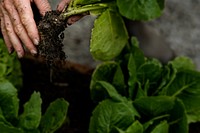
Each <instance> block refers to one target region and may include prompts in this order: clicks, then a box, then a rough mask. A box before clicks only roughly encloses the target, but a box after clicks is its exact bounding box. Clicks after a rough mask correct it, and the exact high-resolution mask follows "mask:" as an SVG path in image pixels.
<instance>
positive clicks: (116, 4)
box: [63, 0, 164, 61]
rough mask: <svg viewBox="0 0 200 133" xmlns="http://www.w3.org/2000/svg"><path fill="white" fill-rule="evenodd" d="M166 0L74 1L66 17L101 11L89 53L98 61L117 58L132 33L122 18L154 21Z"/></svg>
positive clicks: (67, 10)
mask: <svg viewBox="0 0 200 133" xmlns="http://www.w3.org/2000/svg"><path fill="white" fill-rule="evenodd" d="M163 8H164V0H73V1H72V2H71V3H70V4H69V6H68V8H67V9H66V12H65V13H63V16H64V17H66V18H67V17H70V16H72V15H76V14H81V13H85V12H89V13H90V14H98V18H97V19H96V20H95V23H94V28H93V30H92V35H91V41H90V52H91V54H92V56H93V57H94V59H96V60H102V61H105V60H111V59H114V58H115V57H117V56H118V55H119V54H120V53H121V51H122V50H123V48H124V47H125V45H126V44H127V43H128V39H129V36H128V34H127V30H126V26H125V24H124V20H123V17H126V18H128V19H131V20H142V21H143V20H151V19H154V18H157V17H159V16H160V15H161V14H162V11H163Z"/></svg>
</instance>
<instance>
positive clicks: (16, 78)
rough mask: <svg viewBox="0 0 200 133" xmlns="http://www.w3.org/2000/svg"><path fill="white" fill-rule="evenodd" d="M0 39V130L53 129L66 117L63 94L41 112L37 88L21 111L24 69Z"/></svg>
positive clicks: (34, 132)
mask: <svg viewBox="0 0 200 133" xmlns="http://www.w3.org/2000/svg"><path fill="white" fill-rule="evenodd" d="M6 51H7V50H6V47H5V44H4V43H3V40H2V39H0V59H1V60H0V132H1V133H53V132H55V131H56V130H57V129H59V128H60V127H61V125H62V124H63V122H64V121H65V119H66V116H67V111H68V106H69V104H68V102H67V101H65V100H64V99H63V98H60V99H57V100H55V101H53V102H52V103H51V104H50V105H49V107H48V108H47V110H46V112H45V113H44V114H43V115H42V111H41V108H42V107H41V104H42V99H41V97H40V93H39V92H34V93H33V94H32V95H31V98H30V100H29V101H27V102H26V103H25V104H24V108H23V113H21V114H19V107H20V106H19V101H20V99H19V98H18V92H19V90H17V89H16V87H22V72H21V66H20V63H19V61H18V60H17V56H16V54H14V55H9V54H8V53H7V52H6Z"/></svg>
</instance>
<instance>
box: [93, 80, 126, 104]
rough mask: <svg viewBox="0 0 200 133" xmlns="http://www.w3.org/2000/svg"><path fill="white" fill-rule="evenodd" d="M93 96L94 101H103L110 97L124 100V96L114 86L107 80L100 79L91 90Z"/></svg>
mask: <svg viewBox="0 0 200 133" xmlns="http://www.w3.org/2000/svg"><path fill="white" fill-rule="evenodd" d="M91 97H92V99H93V100H94V101H101V100H104V99H106V98H110V99H112V100H114V101H123V99H124V98H123V97H122V96H121V95H120V94H119V93H118V92H117V91H116V89H115V88H114V86H112V85H111V84H110V83H108V82H105V81H98V82H96V84H95V85H94V87H93V88H92V90H91Z"/></svg>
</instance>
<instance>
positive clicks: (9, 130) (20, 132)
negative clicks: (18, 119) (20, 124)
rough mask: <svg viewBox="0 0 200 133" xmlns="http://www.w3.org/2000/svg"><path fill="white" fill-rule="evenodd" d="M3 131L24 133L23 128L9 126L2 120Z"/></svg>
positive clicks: (3, 132)
mask: <svg viewBox="0 0 200 133" xmlns="http://www.w3.org/2000/svg"><path fill="white" fill-rule="evenodd" d="M0 129H1V133H24V132H23V130H22V129H20V128H16V127H13V126H8V125H5V124H3V123H1V122H0Z"/></svg>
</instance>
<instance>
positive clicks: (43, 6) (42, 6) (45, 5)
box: [34, 0, 51, 16]
mask: <svg viewBox="0 0 200 133" xmlns="http://www.w3.org/2000/svg"><path fill="white" fill-rule="evenodd" d="M34 3H35V5H36V6H37V8H38V10H39V12H40V14H41V15H42V16H44V15H45V13H46V12H47V11H50V10H51V6H50V4H49V2H48V0H34Z"/></svg>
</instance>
